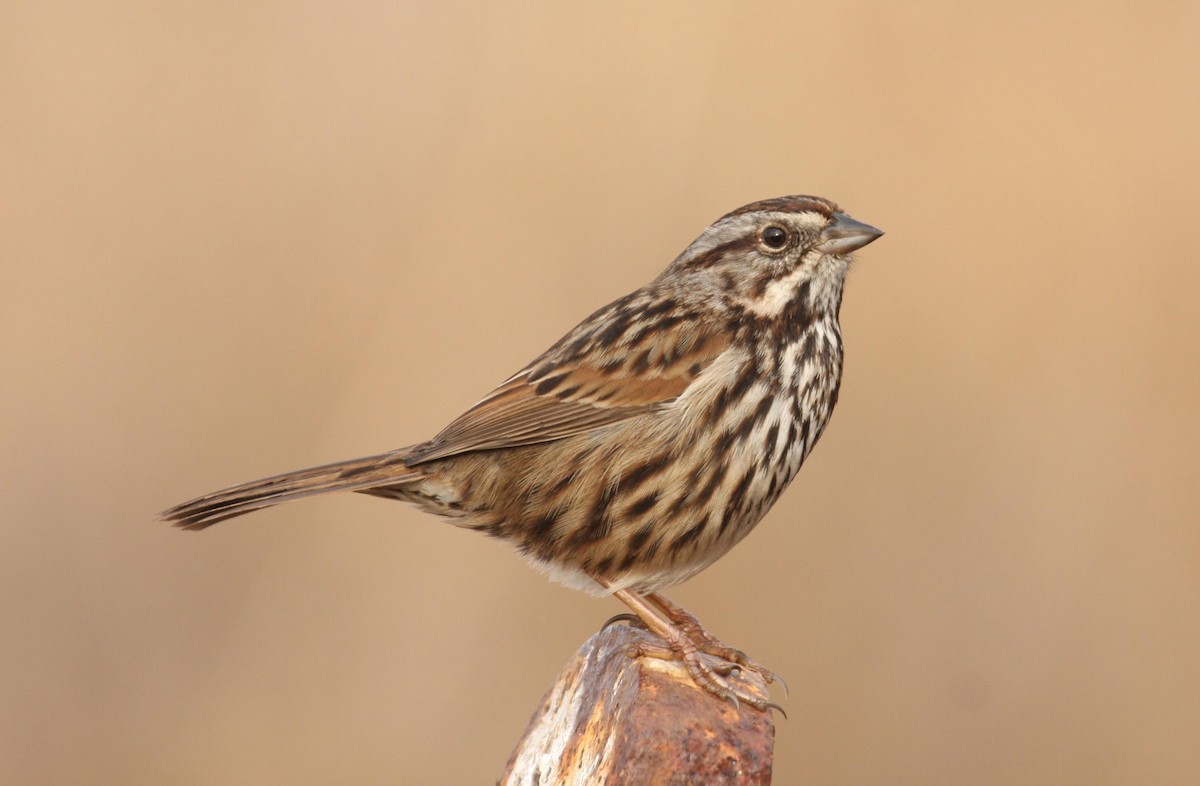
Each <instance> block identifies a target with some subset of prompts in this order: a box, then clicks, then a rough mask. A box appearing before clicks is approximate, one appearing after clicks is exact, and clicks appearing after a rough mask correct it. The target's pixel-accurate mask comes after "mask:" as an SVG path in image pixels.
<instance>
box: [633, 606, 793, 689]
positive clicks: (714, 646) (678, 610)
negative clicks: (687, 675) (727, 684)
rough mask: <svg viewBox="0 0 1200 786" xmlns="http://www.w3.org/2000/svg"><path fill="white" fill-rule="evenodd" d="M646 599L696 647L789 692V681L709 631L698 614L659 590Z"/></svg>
mask: <svg viewBox="0 0 1200 786" xmlns="http://www.w3.org/2000/svg"><path fill="white" fill-rule="evenodd" d="M646 600H648V601H650V602H651V603H653V604H654V605H655V606H657V607H658V608H659V609H660V610H661V611H662V613H663V614H664V615H665V616H666V617H667V619H669V620H671V622H673V623H675V625H676V626H678V627H679V629H680V630H681V631H682V632H683V634H684V635H685V636H687V637H688V638H689V639H691V640H692V641H693V642H694V643H695V645H696V649H698V650H700V651H701V652H706V653H708V654H709V655H712V656H713V657H715V658H720V659H721V660H724V661H728V662H729V663H733V664H736V665H737V666H739V667H741V668H743V669H746V670H748V671H753V672H755V673H756V674H758V675H759V676H761V677H762V678H763V679H764V680H766V681H767V683H768V684H769V683H772V682H776V681H778V682H779V684H780V685H783V690H784V693H786V692H787V683H785V682H784V681H783V679H782V678H781V677H780V676H779V675H778V674H776V673H775V672H773V671H771V670H770V669H768V668H767V667H766V666H763V665H762V664H761V663H759V662H758V661H755V660H754V659H752V658H751V657H750V656H748V655H747V654H746V653H744V652H742V651H741V650H739V649H735V648H734V647H730V646H729V645H728V644H725V643H724V642H723V641H721V640H720V639H718V638H717V637H716V636H714V635H712V634H711V633H709V632H708V631H707V630H705V629H704V626H703V625H701V624H700V620H698V619H696V616H695V615H694V614H692V613H691V612H689V611H688V610H687V609H685V608H684V607H683V606H680V605H679V604H678V603H675V602H674V601H672V600H670V599H668V598H667V597H665V596H663V595H661V594H659V593H657V592H651V593H648V594H647V595H646Z"/></svg>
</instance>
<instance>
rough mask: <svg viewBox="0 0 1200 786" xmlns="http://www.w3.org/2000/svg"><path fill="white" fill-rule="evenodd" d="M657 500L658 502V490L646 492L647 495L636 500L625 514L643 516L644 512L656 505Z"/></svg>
mask: <svg viewBox="0 0 1200 786" xmlns="http://www.w3.org/2000/svg"><path fill="white" fill-rule="evenodd" d="M657 502H658V492H657V491H651V492H650V493H649V494H646V495H645V496H643V497H641V498H640V499H638V500H637V501H636V502H634V503H633V504H632V505H630V506H629V507H628V508H626V509H625V515H627V516H630V517H633V516H641V515H642V514H643V513H645V512H646V511H648V510H650V508H652V507H654V506H655V504H656V503H657Z"/></svg>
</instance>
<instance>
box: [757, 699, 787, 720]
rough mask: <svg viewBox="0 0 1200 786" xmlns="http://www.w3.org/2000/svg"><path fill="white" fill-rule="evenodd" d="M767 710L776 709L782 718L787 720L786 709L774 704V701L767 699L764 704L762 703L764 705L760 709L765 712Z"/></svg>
mask: <svg viewBox="0 0 1200 786" xmlns="http://www.w3.org/2000/svg"><path fill="white" fill-rule="evenodd" d="M767 710H778V711H779V714H780V715H782V716H783V719H784V720H787V712H786V711H785V710H784V709H783V707H780V706H779V705H778V704H776V703H775V702H773V701H768V702H767V703H766V704H764V705H763V706H762V711H763V712H766V711H767Z"/></svg>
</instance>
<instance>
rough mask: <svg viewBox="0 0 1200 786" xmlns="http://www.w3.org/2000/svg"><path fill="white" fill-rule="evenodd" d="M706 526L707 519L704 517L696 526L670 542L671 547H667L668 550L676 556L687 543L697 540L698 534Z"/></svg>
mask: <svg viewBox="0 0 1200 786" xmlns="http://www.w3.org/2000/svg"><path fill="white" fill-rule="evenodd" d="M707 526H708V518H707V517H705V518H704V519H702V520H701V521H700V522H699V523H698V524H695V525H693V526H692V528H691V529H689V530H688V531H687V532H685V533H683V534H682V535H680V536H679V537H677V538H675V540H673V541H671V545H670V546H668V549H669V550H670V552H671V553H672V554H678V553H679V552H680V551H683V550H684V549H685V548H687V546H688V544H689V543H692V542H693V541H695V540H697V539H699V537H700V534H701V533H702V532H704V530H705V528H706V527H707Z"/></svg>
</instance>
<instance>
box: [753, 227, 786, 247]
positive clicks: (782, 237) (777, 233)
mask: <svg viewBox="0 0 1200 786" xmlns="http://www.w3.org/2000/svg"><path fill="white" fill-rule="evenodd" d="M759 239H760V240H761V241H762V244H763V245H764V246H766V247H767V248H769V249H771V250H773V251H778V250H779V249H781V248H783V247H784V246H786V245H787V242H788V233H787V230H786V229H784V228H783V227H774V226H772V227H767V228H766V229H764V230H763V231H762V234H761V235H760V236H759Z"/></svg>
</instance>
